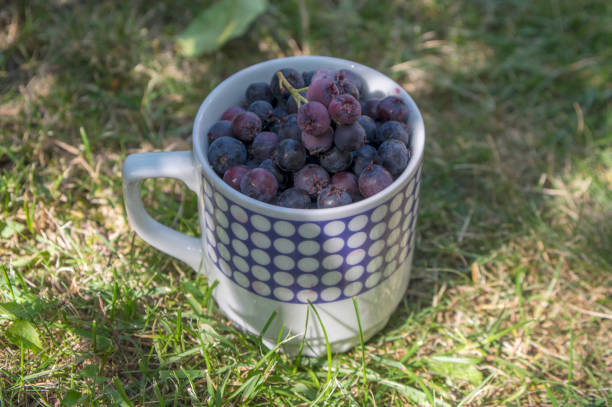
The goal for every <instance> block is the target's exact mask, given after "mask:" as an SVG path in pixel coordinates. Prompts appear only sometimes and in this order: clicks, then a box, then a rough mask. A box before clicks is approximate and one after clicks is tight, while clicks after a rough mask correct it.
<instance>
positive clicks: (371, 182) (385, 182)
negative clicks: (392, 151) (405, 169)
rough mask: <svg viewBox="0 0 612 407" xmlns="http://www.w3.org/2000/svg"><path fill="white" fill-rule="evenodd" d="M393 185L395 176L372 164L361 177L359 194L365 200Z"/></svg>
mask: <svg viewBox="0 0 612 407" xmlns="http://www.w3.org/2000/svg"><path fill="white" fill-rule="evenodd" d="M392 183H393V176H391V174H390V173H389V171H387V170H386V169H385V168H384V167H382V166H380V165H378V164H370V165H369V166H367V167H366V168H365V169H364V170H363V171H362V172H361V175H360V176H359V192H361V195H363V196H364V197H365V198H369V197H371V196H372V195H376V194H377V193H379V192H380V191H382V190H383V189H385V188H387V187H388V186H389V185H391V184H392Z"/></svg>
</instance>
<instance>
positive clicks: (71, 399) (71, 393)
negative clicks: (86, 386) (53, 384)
mask: <svg viewBox="0 0 612 407" xmlns="http://www.w3.org/2000/svg"><path fill="white" fill-rule="evenodd" d="M81 397H82V396H81V393H79V392H78V391H76V390H68V391H67V392H66V394H64V399H63V400H62V406H66V407H71V406H74V405H75V404H77V403H78V402H79V400H80V398H81Z"/></svg>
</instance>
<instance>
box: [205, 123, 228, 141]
mask: <svg viewBox="0 0 612 407" xmlns="http://www.w3.org/2000/svg"><path fill="white" fill-rule="evenodd" d="M219 137H232V122H230V121H229V120H219V121H218V122H215V124H213V125H212V126H210V130H208V142H209V143H211V142H213V141H215V140H216V139H218V138H219Z"/></svg>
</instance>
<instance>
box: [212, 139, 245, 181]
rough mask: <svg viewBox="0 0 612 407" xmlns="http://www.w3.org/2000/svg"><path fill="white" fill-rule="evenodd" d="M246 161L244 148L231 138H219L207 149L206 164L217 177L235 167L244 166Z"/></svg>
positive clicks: (240, 143)
mask: <svg viewBox="0 0 612 407" xmlns="http://www.w3.org/2000/svg"><path fill="white" fill-rule="evenodd" d="M246 160H247V149H246V147H245V146H244V144H242V142H241V141H240V140H238V139H235V138H233V137H219V138H218V139H216V140H215V141H213V142H212V143H211V144H210V146H209V147H208V162H209V163H210V165H211V166H212V167H213V169H214V170H215V172H216V173H217V174H219V175H223V174H224V173H225V171H227V170H228V169H230V168H231V167H233V166H235V165H238V164H244V163H245V162H246Z"/></svg>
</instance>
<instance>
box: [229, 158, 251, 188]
mask: <svg viewBox="0 0 612 407" xmlns="http://www.w3.org/2000/svg"><path fill="white" fill-rule="evenodd" d="M250 170H251V169H250V168H249V167H247V166H246V165H242V164H240V165H234V166H233V167H232V168H229V169H228V170H227V171H225V173H224V174H223V181H225V182H226V183H227V185H229V186H230V187H232V188H234V189H235V190H236V191H240V180H242V177H243V176H244V174H246V173H247V172H249V171H250Z"/></svg>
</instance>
